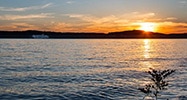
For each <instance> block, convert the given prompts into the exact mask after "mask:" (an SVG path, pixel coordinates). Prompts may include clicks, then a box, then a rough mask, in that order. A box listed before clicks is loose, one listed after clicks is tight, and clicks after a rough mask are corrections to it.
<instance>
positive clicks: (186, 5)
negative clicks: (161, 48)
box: [0, 0, 187, 33]
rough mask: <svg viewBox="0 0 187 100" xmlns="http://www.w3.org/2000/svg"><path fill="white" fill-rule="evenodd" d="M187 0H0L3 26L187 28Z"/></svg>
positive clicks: (73, 29) (99, 29)
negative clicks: (151, 24)
mask: <svg viewBox="0 0 187 100" xmlns="http://www.w3.org/2000/svg"><path fill="white" fill-rule="evenodd" d="M186 10H187V0H0V23H1V24H0V30H45V31H60V32H67V31H68V32H110V31H122V30H132V29H138V28H139V27H141V26H140V25H141V23H145V22H150V23H155V25H156V26H157V27H155V28H157V29H155V31H158V32H166V33H169V32H179V33H180V32H187V18H186V17H187V11H186Z"/></svg>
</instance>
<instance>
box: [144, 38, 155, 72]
mask: <svg viewBox="0 0 187 100" xmlns="http://www.w3.org/2000/svg"><path fill="white" fill-rule="evenodd" d="M150 49H151V40H150V39H144V40H143V48H142V50H143V57H144V58H143V59H144V61H143V62H142V65H143V67H142V68H141V69H142V70H149V68H152V67H153V66H152V64H151V63H150V61H149V60H147V59H149V58H150Z"/></svg>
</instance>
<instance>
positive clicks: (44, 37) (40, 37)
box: [32, 34, 49, 39]
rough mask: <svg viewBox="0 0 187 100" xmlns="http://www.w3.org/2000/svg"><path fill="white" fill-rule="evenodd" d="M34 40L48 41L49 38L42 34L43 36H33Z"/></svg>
mask: <svg viewBox="0 0 187 100" xmlns="http://www.w3.org/2000/svg"><path fill="white" fill-rule="evenodd" d="M32 38H34V39H48V38H49V36H48V35H44V34H41V35H32Z"/></svg>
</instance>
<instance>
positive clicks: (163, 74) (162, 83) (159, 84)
mask: <svg viewBox="0 0 187 100" xmlns="http://www.w3.org/2000/svg"><path fill="white" fill-rule="evenodd" d="M173 72H175V70H170V69H168V70H163V71H161V70H155V69H151V71H148V72H147V73H148V74H149V75H150V76H151V77H150V79H151V81H152V83H149V84H146V85H145V87H144V88H139V89H138V90H140V91H141V92H143V93H145V94H146V96H147V95H150V94H153V95H154V96H155V99H156V100H157V98H158V94H159V93H160V91H161V90H165V89H167V86H168V81H166V80H165V79H166V78H167V77H168V76H169V75H171V74H172V73H173ZM144 98H145V97H144Z"/></svg>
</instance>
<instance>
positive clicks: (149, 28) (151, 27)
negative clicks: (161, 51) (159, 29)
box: [139, 22, 156, 32]
mask: <svg viewBox="0 0 187 100" xmlns="http://www.w3.org/2000/svg"><path fill="white" fill-rule="evenodd" d="M139 29H140V30H143V31H146V32H155V31H156V23H151V22H144V23H140V28H139Z"/></svg>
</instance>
